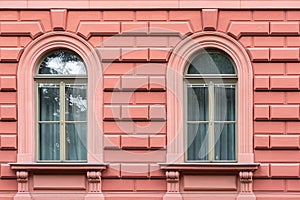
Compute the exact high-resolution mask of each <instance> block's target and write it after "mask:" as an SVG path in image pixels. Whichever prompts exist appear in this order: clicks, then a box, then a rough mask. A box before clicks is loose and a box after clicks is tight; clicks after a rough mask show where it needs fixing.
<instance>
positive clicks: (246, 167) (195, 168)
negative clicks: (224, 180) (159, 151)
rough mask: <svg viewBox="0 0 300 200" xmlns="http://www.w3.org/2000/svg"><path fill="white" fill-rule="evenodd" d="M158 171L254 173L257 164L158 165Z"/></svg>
mask: <svg viewBox="0 0 300 200" xmlns="http://www.w3.org/2000/svg"><path fill="white" fill-rule="evenodd" d="M159 165H160V169H162V170H166V171H181V172H197V173H209V172H213V173H238V172H240V171H255V170H256V169H258V167H259V163H159Z"/></svg>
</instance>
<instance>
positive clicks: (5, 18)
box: [0, 9, 300, 200]
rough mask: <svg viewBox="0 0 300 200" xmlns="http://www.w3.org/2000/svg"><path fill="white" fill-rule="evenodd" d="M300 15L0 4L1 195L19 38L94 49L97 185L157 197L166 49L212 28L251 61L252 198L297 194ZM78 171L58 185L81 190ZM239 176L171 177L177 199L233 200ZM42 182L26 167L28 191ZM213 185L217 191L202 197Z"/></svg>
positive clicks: (8, 182)
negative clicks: (61, 35)
mask: <svg viewBox="0 0 300 200" xmlns="http://www.w3.org/2000/svg"><path fill="white" fill-rule="evenodd" d="M299 21H300V11H297V10H223V9H219V10H216V9H206V10H201V9H194V10H133V9H131V10H95V9H94V10H72V9H70V10H67V9H52V10H49V9H37V10H25V9H23V10H22V9H21V10H1V11H0V45H1V47H0V120H1V121H0V163H1V168H0V177H1V178H0V198H2V197H3V199H12V198H13V196H14V195H15V193H16V192H17V191H18V184H17V181H16V176H15V171H14V170H11V168H10V166H9V164H8V163H15V162H17V152H18V149H17V147H18V145H19V146H20V145H25V146H26V144H20V143H22V141H18V133H20V132H21V131H22V130H18V129H17V127H18V124H17V123H22V122H20V121H18V116H17V113H18V110H17V109H18V104H17V102H20V101H24V102H26V101H32V100H33V99H17V92H18V88H17V81H18V79H17V70H18V67H20V65H22V63H19V60H20V59H21V58H22V56H23V54H22V53H23V52H25V50H26V47H27V46H28V45H30V44H31V43H33V42H34V41H35V40H37V39H38V38H39V37H42V36H43V35H45V34H46V33H49V32H68V33H70V34H73V35H76V36H78V37H81V39H84V40H86V41H87V42H88V43H89V44H90V45H92V46H93V47H94V48H95V50H96V52H97V53H98V55H99V59H100V61H101V66H102V70H103V77H102V78H101V83H103V88H99V89H100V90H101V91H102V90H103V105H99V107H101V109H102V111H103V117H101V116H100V117H99V116H98V117H97V119H98V120H99V121H98V122H99V124H100V126H101V130H102V131H103V160H102V161H103V162H104V163H107V164H108V166H107V169H105V170H103V171H102V191H103V192H104V194H105V196H106V198H107V199H109V200H115V199H120V198H122V199H123V198H125V197H126V198H149V199H162V198H163V196H164V195H165V193H166V191H167V190H169V189H168V188H167V185H168V184H169V183H168V184H167V180H166V176H165V171H164V170H161V169H160V166H159V163H164V162H166V154H167V148H168V145H169V144H167V141H168V138H167V135H168V130H167V123H174V122H172V121H168V119H167V113H168V111H167V109H166V108H167V90H168V88H167V87H166V81H167V80H166V74H167V70H168V69H167V66H168V62H169V58H170V56H171V54H172V51H173V50H174V48H175V47H176V46H177V44H178V43H179V42H181V41H182V40H183V39H184V38H186V37H187V36H191V35H193V34H196V33H199V32H220V33H223V34H225V35H228V36H230V37H231V38H232V39H233V40H236V41H238V42H239V43H240V44H241V45H242V46H243V47H244V48H245V50H246V51H247V53H248V55H249V58H250V59H251V61H252V67H253V87H254V91H253V102H254V105H253V111H254V112H253V115H254V119H253V120H251V121H249V126H252V125H253V133H249V134H253V150H254V162H255V163H259V164H260V166H259V167H258V169H257V170H256V171H255V172H254V175H253V191H254V194H255V195H256V198H257V199H259V200H269V199H281V198H284V199H299V198H300V169H299V163H300V162H299V160H300V154H299V152H300V151H299V149H300V143H299V136H300V128H299V127H300V121H299V120H300V108H299V106H300V92H299V91H300V79H299V77H300V53H299V47H300V26H299ZM23 67H24V66H23ZM23 78H24V77H23ZM26 78H32V77H25V79H26ZM95 114H97V113H95ZM19 120H24V119H21V118H19ZM32 120H34V119H32ZM101 136H102V135H101ZM18 142H19V144H18ZM101 151H102V149H101ZM205 170H206V171H209V170H208V169H205ZM185 173H187V172H185ZM58 174H62V173H61V172H60V173H58ZM80 174H81V175H78V176H75V175H74V174H73V175H74V180H76V181H77V182H79V183H80V184H81V185H79V186H76V187H75V186H74V187H75V189H74V188H72V187H71V186H70V187H71V189H70V188H68V187H67V189H66V191H67V192H70V191H72V190H82V191H84V190H85V189H86V183H85V181H86V180H85V176H84V173H81V172H80ZM82 174H83V175H82ZM56 176H58V175H55V176H54V178H53V177H52V178H51V180H52V181H53V180H54V179H55V177H56ZM67 177H68V176H67ZM170 177H171V175H170ZM170 177H169V178H170ZM174 177H176V174H175V175H174ZM69 178H70V177H68V179H67V180H68V184H72V181H71V180H70V179H69ZM206 179H207V180H210V181H216V182H218V184H217V185H215V184H213V182H209V181H208V182H205V181H203V180H206ZM238 179H239V178H238V176H237V174H232V173H229V174H225V175H224V174H222V175H220V176H219V177H216V176H215V174H214V172H211V171H210V172H208V174H195V173H191V174H189V173H188V175H184V173H183V175H181V178H180V181H179V183H178V184H179V185H180V191H181V192H182V194H184V195H185V196H184V195H183V196H184V198H185V199H192V198H195V197H196V198H197V199H209V197H210V198H211V199H217V198H227V199H235V198H236V194H237V192H236V191H237V190H239V188H240V185H239V184H240V182H239V181H238ZM65 180H66V179H65ZM197 180H199V181H197ZM47 181H49V179H48V178H47V176H46V175H45V174H44V172H43V173H42V174H39V173H38V174H37V175H36V174H35V175H34V176H33V174H30V175H29V182H30V184H29V187H32V188H31V189H29V190H30V191H33V190H35V189H37V190H38V191H40V192H41V191H42V192H43V191H44V190H43V188H46V190H45V191H46V192H48V190H47V189H49V188H47V187H56V186H55V184H53V182H51V183H49V184H48V185H46V186H45V185H43V184H44V183H45V182H47ZM219 181H220V182H219ZM54 182H55V180H54ZM34 184H36V185H34ZM222 185H223V186H224V187H222ZM225 186H226V187H225ZM34 187H35V188H34ZM57 187H59V186H57ZM64 187H66V186H64ZM64 187H63V188H61V190H60V191H59V192H63V191H64ZM178 187H179V186H178ZM49 190H50V191H52V192H53V188H52V189H51V188H50V189H49ZM214 190H215V191H218V192H217V193H218V195H219V196H218V195H216V196H209V194H212V193H213V194H215V193H216V192H214ZM212 191H213V192H212ZM119 192H121V193H119ZM209 192H211V193H209ZM145 194H146V195H145ZM194 195H196V196H194ZM207 195H208V196H207ZM251 198H252V197H251Z"/></svg>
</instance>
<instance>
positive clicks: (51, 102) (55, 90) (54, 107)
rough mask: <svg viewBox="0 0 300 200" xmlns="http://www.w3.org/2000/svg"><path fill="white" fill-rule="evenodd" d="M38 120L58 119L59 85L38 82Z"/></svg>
mask: <svg viewBox="0 0 300 200" xmlns="http://www.w3.org/2000/svg"><path fill="white" fill-rule="evenodd" d="M38 93H39V120H40V121H59V116H60V114H59V85H58V84H39V86H38Z"/></svg>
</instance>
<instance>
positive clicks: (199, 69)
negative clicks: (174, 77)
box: [187, 49, 235, 74]
mask: <svg viewBox="0 0 300 200" xmlns="http://www.w3.org/2000/svg"><path fill="white" fill-rule="evenodd" d="M234 66H235V65H234V62H233V61H232V59H231V58H230V57H229V56H228V55H227V54H226V53H225V52H223V51H219V50H216V49H204V50H202V51H200V52H198V53H197V56H196V57H195V58H194V59H193V60H192V61H191V63H190V65H189V67H188V72H187V74H235V67H234Z"/></svg>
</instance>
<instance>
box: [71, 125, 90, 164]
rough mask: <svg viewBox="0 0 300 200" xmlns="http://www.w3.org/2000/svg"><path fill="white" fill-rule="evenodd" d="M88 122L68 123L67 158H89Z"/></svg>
mask: <svg viewBox="0 0 300 200" xmlns="http://www.w3.org/2000/svg"><path fill="white" fill-rule="evenodd" d="M86 136H87V124H86V123H67V124H66V152H67V160H86V159H87V146H86V145H87V137H86Z"/></svg>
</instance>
